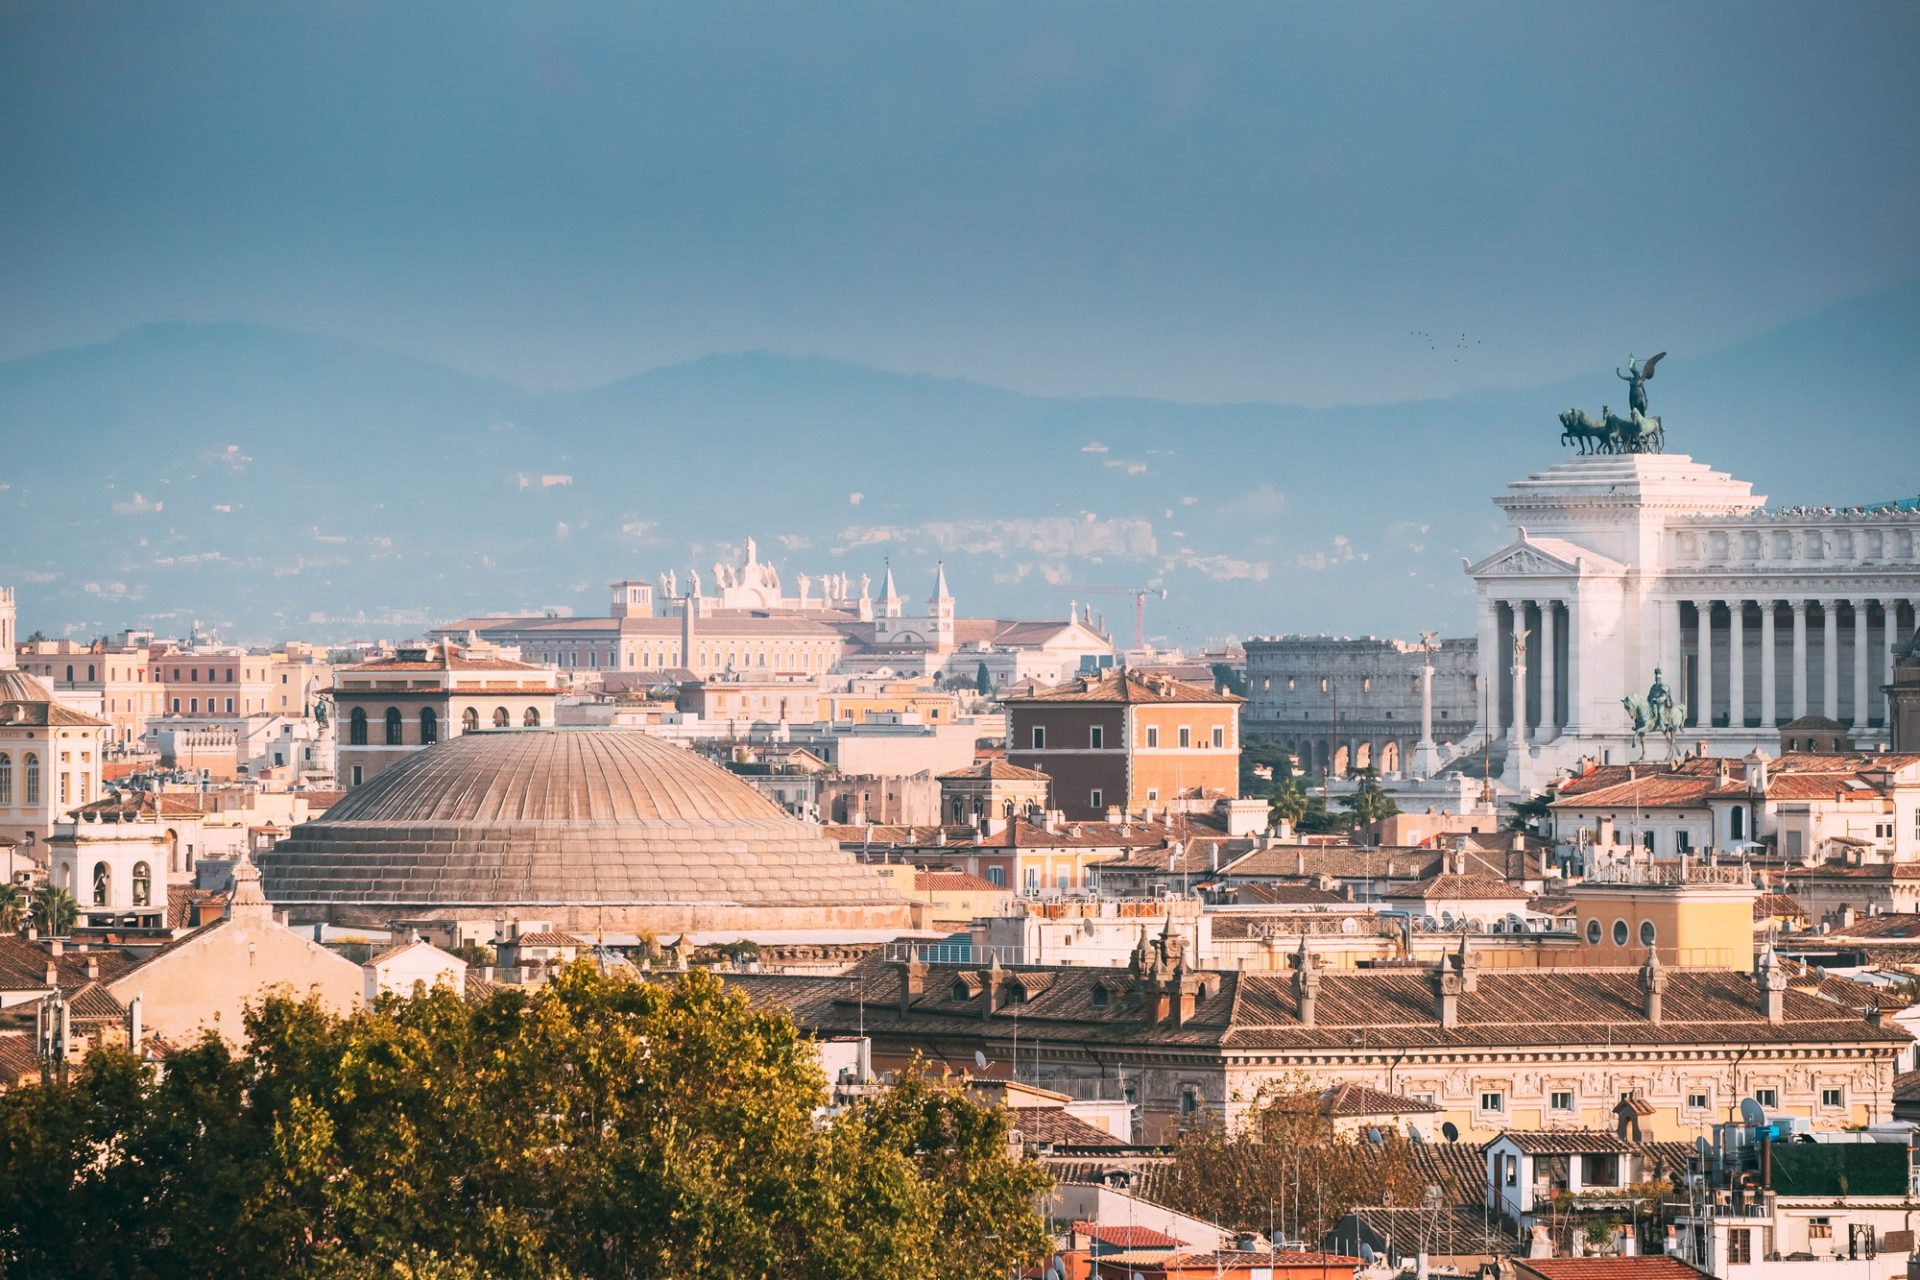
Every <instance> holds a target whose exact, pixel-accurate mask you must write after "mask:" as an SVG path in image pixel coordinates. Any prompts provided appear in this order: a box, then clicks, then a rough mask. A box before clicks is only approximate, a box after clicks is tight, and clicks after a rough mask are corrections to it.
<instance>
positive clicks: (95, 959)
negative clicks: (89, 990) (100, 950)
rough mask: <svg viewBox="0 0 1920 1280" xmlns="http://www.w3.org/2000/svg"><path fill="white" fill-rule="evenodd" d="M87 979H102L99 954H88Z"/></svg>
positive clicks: (96, 980)
mask: <svg viewBox="0 0 1920 1280" xmlns="http://www.w3.org/2000/svg"><path fill="white" fill-rule="evenodd" d="M87 980H88V981H90V982H98V981H99V980H100V957H99V956H96V955H91V954H90V955H88V956H87Z"/></svg>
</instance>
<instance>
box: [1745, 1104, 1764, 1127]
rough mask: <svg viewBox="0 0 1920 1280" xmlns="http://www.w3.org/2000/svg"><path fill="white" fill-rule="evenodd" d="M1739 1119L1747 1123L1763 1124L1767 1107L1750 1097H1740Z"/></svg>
mask: <svg viewBox="0 0 1920 1280" xmlns="http://www.w3.org/2000/svg"><path fill="white" fill-rule="evenodd" d="M1740 1119H1741V1120H1743V1121H1744V1122H1746V1123H1747V1124H1765V1123H1766V1122H1767V1109H1766V1108H1765V1107H1763V1106H1761V1105H1760V1104H1759V1103H1757V1102H1755V1101H1754V1100H1753V1099H1752V1098H1742V1099H1740Z"/></svg>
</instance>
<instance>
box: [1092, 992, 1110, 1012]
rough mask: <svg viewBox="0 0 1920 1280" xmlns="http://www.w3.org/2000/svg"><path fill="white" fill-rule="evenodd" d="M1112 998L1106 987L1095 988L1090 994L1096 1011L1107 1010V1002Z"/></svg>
mask: <svg viewBox="0 0 1920 1280" xmlns="http://www.w3.org/2000/svg"><path fill="white" fill-rule="evenodd" d="M1112 998H1113V997H1112V996H1111V995H1110V994H1109V993H1108V991H1107V989H1106V988H1105V987H1095V988H1094V989H1093V991H1092V992H1091V993H1090V999H1091V1000H1092V1003H1093V1007H1094V1008H1096V1009H1104V1008H1106V1007H1107V1002H1108V1001H1109V1000H1111V999H1112Z"/></svg>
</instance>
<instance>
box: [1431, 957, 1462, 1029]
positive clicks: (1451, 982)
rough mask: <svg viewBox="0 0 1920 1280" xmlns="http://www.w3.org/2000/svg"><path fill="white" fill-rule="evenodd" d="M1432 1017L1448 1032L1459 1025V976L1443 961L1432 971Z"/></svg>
mask: <svg viewBox="0 0 1920 1280" xmlns="http://www.w3.org/2000/svg"><path fill="white" fill-rule="evenodd" d="M1433 1016H1434V1017H1435V1018H1437V1019H1439V1022H1440V1025H1441V1027H1442V1028H1443V1029H1445V1030H1448V1031H1451V1030H1453V1028H1454V1027H1456V1026H1458V1025H1459V1024H1460V975H1459V974H1458V973H1456V972H1454V970H1453V967H1452V966H1451V965H1449V964H1448V963H1447V962H1446V961H1445V960H1442V961H1441V962H1440V965H1439V967H1438V968H1436V969H1435V970H1434V971H1433Z"/></svg>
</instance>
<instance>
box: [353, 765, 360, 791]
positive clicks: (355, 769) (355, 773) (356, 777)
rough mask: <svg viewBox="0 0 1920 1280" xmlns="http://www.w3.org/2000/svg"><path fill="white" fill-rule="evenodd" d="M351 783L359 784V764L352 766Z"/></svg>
mask: <svg viewBox="0 0 1920 1280" xmlns="http://www.w3.org/2000/svg"><path fill="white" fill-rule="evenodd" d="M353 785H354V786H356V787H357V786H359V785H360V766H359V765H355V766H353Z"/></svg>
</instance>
